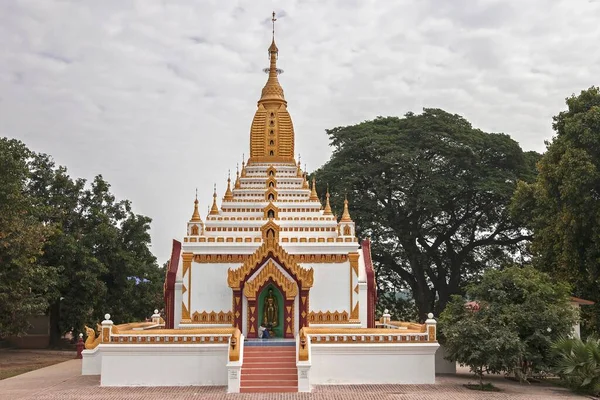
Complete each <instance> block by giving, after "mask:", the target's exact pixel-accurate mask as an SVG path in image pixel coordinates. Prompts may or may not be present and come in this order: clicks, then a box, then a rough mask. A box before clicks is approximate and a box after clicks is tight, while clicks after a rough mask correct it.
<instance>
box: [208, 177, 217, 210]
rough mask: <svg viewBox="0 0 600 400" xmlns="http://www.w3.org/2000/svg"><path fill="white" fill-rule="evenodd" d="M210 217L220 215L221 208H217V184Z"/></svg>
mask: <svg viewBox="0 0 600 400" xmlns="http://www.w3.org/2000/svg"><path fill="white" fill-rule="evenodd" d="M209 214H210V215H216V214H219V207H217V184H216V183H215V189H214V192H213V203H212V207H211V208H210V212H209Z"/></svg>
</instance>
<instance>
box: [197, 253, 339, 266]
mask: <svg viewBox="0 0 600 400" xmlns="http://www.w3.org/2000/svg"><path fill="white" fill-rule="evenodd" d="M251 256H252V255H251V254H194V262H195V263H199V264H221V263H222V264H235V263H243V262H245V261H246V260H247V259H248V258H249V257H251ZM290 258H293V259H294V261H295V262H296V263H312V264H331V263H343V262H346V261H348V254H293V255H292V254H290Z"/></svg>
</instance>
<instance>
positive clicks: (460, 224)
mask: <svg viewBox="0 0 600 400" xmlns="http://www.w3.org/2000/svg"><path fill="white" fill-rule="evenodd" d="M327 134H328V135H329V137H330V141H331V145H332V147H333V154H332V156H331V159H330V160H329V161H328V162H327V163H326V164H325V165H323V166H322V167H321V168H320V169H319V170H317V171H316V176H317V180H318V182H319V185H320V187H319V191H320V193H324V191H325V185H326V184H328V185H329V189H330V192H331V194H332V202H333V204H334V205H337V210H340V209H341V207H340V205H341V203H342V199H343V197H344V195H347V196H348V199H349V201H350V210H351V214H352V217H353V219H354V220H355V221H356V222H357V231H358V234H359V235H360V236H363V237H365V236H367V237H371V238H372V240H373V245H372V252H373V260H374V263H375V264H376V268H377V273H378V275H379V276H385V277H386V281H388V282H391V283H390V286H398V285H400V284H404V285H407V286H408V287H409V288H410V289H411V291H412V294H413V296H414V299H415V302H416V306H417V308H418V311H419V314H420V316H421V318H424V317H425V315H426V314H427V313H428V312H431V311H434V313H436V314H438V313H439V312H440V311H441V310H442V309H443V308H444V306H445V304H446V303H447V302H448V301H449V299H450V296H451V295H452V294H456V293H461V290H462V289H463V287H464V284H465V283H466V282H469V281H470V280H471V279H472V278H473V277H476V276H478V275H479V274H480V273H481V271H482V270H483V269H485V268H486V267H488V266H490V265H499V264H501V263H502V262H504V261H506V260H511V259H512V258H513V257H514V255H515V254H518V253H519V251H520V250H522V249H521V245H522V242H523V241H524V240H527V239H530V235H529V234H528V232H526V231H524V230H523V229H522V224H521V222H520V221H518V220H516V219H515V218H513V217H512V216H511V215H510V213H509V212H508V205H509V203H510V201H511V198H512V196H513V193H514V190H515V187H516V184H517V181H519V180H526V181H529V180H531V179H533V177H534V176H535V169H534V168H533V165H534V164H535V160H537V157H538V155H537V154H536V153H532V152H531V153H525V152H523V151H522V150H521V148H520V147H519V145H518V143H517V142H515V141H514V140H512V139H511V138H510V137H509V136H508V135H505V134H496V133H486V132H482V131H481V130H478V129H475V128H473V127H472V126H471V124H470V123H469V122H468V121H466V120H465V119H464V118H462V117H461V116H459V115H454V114H449V113H447V112H445V111H443V110H439V109H425V110H424V111H423V113H422V114H419V115H416V114H413V113H408V114H406V115H405V116H404V117H403V118H396V117H387V118H382V117H380V118H377V119H375V120H373V121H366V122H363V123H360V124H357V125H353V126H345V127H338V128H334V129H330V130H328V131H327Z"/></svg>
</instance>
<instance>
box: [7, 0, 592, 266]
mask: <svg viewBox="0 0 600 400" xmlns="http://www.w3.org/2000/svg"><path fill="white" fill-rule="evenodd" d="M272 10H275V11H276V12H277V13H278V17H277V18H278V21H277V23H276V39H277V45H278V47H279V66H280V67H281V68H283V69H284V70H285V73H284V74H283V75H282V76H281V77H280V82H281V84H282V86H283V88H284V90H285V96H286V99H287V100H288V106H289V111H290V114H291V116H292V118H293V121H294V126H295V132H296V152H298V153H300V154H301V155H302V162H303V164H304V163H307V164H308V169H309V170H314V169H316V168H318V167H319V166H320V165H321V164H323V163H324V162H325V161H326V160H327V159H328V158H329V154H330V149H329V147H328V139H327V136H326V134H325V129H327V128H332V127H335V126H342V125H349V124H355V123H357V122H360V121H364V120H368V119H372V118H374V117H376V116H378V115H383V116H388V115H396V116H400V115H403V114H404V113H406V112H407V111H415V112H418V111H420V110H421V109H422V108H423V107H439V108H443V109H445V110H447V111H449V112H452V113H458V114H461V115H462V116H464V117H465V118H467V119H468V120H469V121H470V122H471V123H472V124H473V125H474V126H475V127H477V128H480V129H482V130H485V131H488V132H504V133H508V134H510V135H511V136H512V137H513V138H514V139H516V140H517V141H518V142H519V143H521V146H522V147H523V148H524V149H526V150H537V151H543V150H544V140H546V139H549V138H551V137H552V130H551V118H552V116H553V115H555V114H556V113H558V112H559V111H560V110H562V109H564V108H565V105H564V99H565V97H567V96H569V95H570V94H572V93H579V92H580V91H581V90H582V89H585V88H588V87H590V86H591V85H598V84H599V83H600V82H599V77H600V50H599V49H600V1H598V0H564V1H553V0H515V1H511V0H500V1H481V0H480V1H476V0H413V1H408V0H407V1H391V0H381V1H373V0H371V1H367V0H338V1H312V0H295V1H292V0H290V1H285V2H283V1H279V2H275V1H261V0H253V1H206V0H168V1H167V0H164V1H158V0H138V1H132V0H71V1H68V0H62V1H59V0H0V136H8V137H13V138H17V139H20V140H22V141H24V142H25V143H26V144H27V145H28V146H29V147H30V148H31V149H32V150H35V151H38V152H44V153H48V154H50V155H52V156H53V157H54V159H55V160H56V162H57V163H58V164H62V165H65V166H67V167H68V168H69V171H70V173H71V175H72V176H75V177H84V178H87V179H92V178H93V177H94V176H95V175H97V174H102V175H103V176H104V177H105V179H107V180H108V182H110V184H111V185H112V190H113V192H114V193H115V194H116V195H117V197H118V198H120V199H129V200H131V201H132V202H133V206H134V210H135V211H136V212H138V213H141V214H144V215H148V216H150V217H151V218H152V219H153V223H152V242H153V244H152V250H153V252H154V254H155V255H156V256H157V257H158V261H159V262H160V263H161V264H162V263H163V262H164V261H166V259H167V258H168V256H169V253H170V246H171V239H172V238H181V237H182V235H183V234H184V232H185V224H186V222H187V220H188V219H189V218H190V216H191V214H192V206H193V200H194V191H195V188H196V187H197V188H198V193H199V198H200V204H201V205H202V208H201V211H202V216H203V218H204V216H205V215H206V208H207V206H208V205H209V204H210V203H211V200H212V196H211V194H212V187H213V183H215V182H216V183H217V190H218V193H219V196H222V194H223V191H224V185H225V182H226V179H227V171H228V169H231V171H232V173H235V167H236V163H239V162H241V160H242V154H243V153H245V154H246V157H247V156H248V152H249V151H248V148H249V129H250V123H251V121H252V117H253V115H254V111H255V109H256V101H257V100H258V99H259V97H260V91H261V89H262V87H263V85H264V83H265V81H266V79H267V77H266V75H265V74H264V73H262V72H261V70H262V68H264V67H266V66H268V57H267V48H268V46H269V44H270V40H271V38H270V36H271V26H270V24H271V22H270V14H271V11H272Z"/></svg>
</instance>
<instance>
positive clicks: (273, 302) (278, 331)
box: [256, 283, 284, 337]
mask: <svg viewBox="0 0 600 400" xmlns="http://www.w3.org/2000/svg"><path fill="white" fill-rule="evenodd" d="M258 317H259V318H258V321H257V324H258V325H257V326H256V329H257V331H258V326H260V325H261V324H262V325H263V326H264V327H265V328H267V329H268V330H269V332H270V333H271V334H272V335H273V336H274V337H283V336H284V329H283V327H284V319H283V318H284V301H283V294H282V293H281V291H280V290H279V289H278V288H277V287H276V286H275V285H274V284H272V283H269V284H267V285H266V286H265V287H264V288H263V289H262V290H261V292H260V294H259V295H258Z"/></svg>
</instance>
